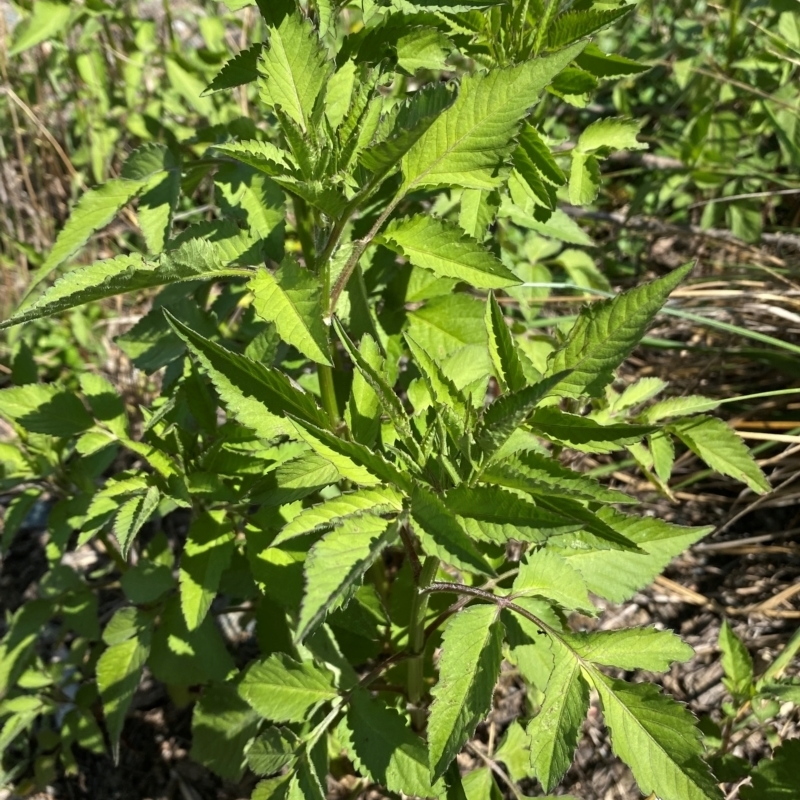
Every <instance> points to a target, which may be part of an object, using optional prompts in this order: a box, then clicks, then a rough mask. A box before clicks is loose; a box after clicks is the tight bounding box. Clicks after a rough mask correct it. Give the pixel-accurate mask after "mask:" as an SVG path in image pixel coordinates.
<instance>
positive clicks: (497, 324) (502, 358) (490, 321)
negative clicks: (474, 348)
mask: <svg viewBox="0 0 800 800" xmlns="http://www.w3.org/2000/svg"><path fill="white" fill-rule="evenodd" d="M486 332H487V333H488V335H489V355H490V356H491V357H492V364H493V366H494V373H495V377H496V378H497V380H498V382H499V383H500V387H501V389H503V391H509V390H510V391H512V392H518V391H520V390H522V389H524V388H525V386H526V385H527V383H528V381H527V378H526V377H525V370H524V369H523V367H522V359H521V357H520V353H519V350H518V348H517V345H516V342H515V341H514V339H513V338H512V336H511V331H510V330H509V329H508V325H506V320H505V316H504V315H503V310H502V309H501V308H500V305H499V304H498V302H497V300H496V299H495V296H494V293H492V294H490V295H489V300H488V302H487V303H486Z"/></svg>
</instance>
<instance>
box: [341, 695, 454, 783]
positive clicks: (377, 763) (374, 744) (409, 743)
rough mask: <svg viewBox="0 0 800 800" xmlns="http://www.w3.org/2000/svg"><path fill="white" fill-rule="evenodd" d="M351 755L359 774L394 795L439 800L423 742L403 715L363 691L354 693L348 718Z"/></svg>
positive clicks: (348, 738)
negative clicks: (435, 799) (367, 777)
mask: <svg viewBox="0 0 800 800" xmlns="http://www.w3.org/2000/svg"><path fill="white" fill-rule="evenodd" d="M347 751H348V755H349V756H350V758H351V759H352V760H353V763H354V764H355V766H356V768H357V769H358V770H359V772H362V773H363V774H365V775H367V776H369V777H370V778H371V779H372V780H373V781H375V782H376V783H378V784H380V785H381V786H385V787H386V788H387V789H388V790H389V791H390V792H397V793H402V794H404V795H406V796H412V797H438V796H440V795H441V791H442V789H443V787H442V786H437V787H436V789H434V788H433V787H432V786H431V776H430V771H429V769H428V754H427V752H426V750H425V745H424V744H423V742H422V740H421V739H420V738H419V737H418V736H417V735H416V734H414V733H413V732H412V731H411V729H410V728H409V727H408V726H407V725H406V723H405V722H404V720H403V719H402V717H401V716H400V714H398V713H397V711H395V710H394V709H392V708H387V707H386V706H384V705H383V704H382V703H380V702H379V701H377V700H373V699H372V698H371V697H370V696H369V694H368V693H367V692H365V691H363V690H357V691H355V692H353V695H352V698H351V700H350V706H349V709H348V714H347Z"/></svg>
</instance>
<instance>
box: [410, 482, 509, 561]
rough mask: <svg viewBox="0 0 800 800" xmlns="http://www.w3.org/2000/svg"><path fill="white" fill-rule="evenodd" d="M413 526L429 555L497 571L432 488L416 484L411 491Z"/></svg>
mask: <svg viewBox="0 0 800 800" xmlns="http://www.w3.org/2000/svg"><path fill="white" fill-rule="evenodd" d="M411 519H412V520H413V522H414V530H415V531H416V533H417V535H418V536H419V538H420V541H421V542H422V547H423V549H424V550H425V552H426V553H428V554H429V555H435V556H438V557H439V558H441V559H442V560H443V561H445V562H447V563H448V564H452V565H453V566H454V567H459V568H460V569H466V570H469V571H471V572H479V573H482V574H484V575H492V574H494V571H493V570H492V568H491V566H489V564H488V563H487V562H486V560H485V559H484V558H483V556H482V555H481V554H480V553H479V552H478V551H477V550H476V549H475V546H474V545H473V544H472V542H471V541H470V538H469V536H467V534H466V532H465V531H464V529H463V528H462V527H461V525H460V523H459V522H458V520H457V519H456V517H455V514H453V513H452V512H451V511H450V510H449V509H448V508H447V506H446V505H445V504H444V503H443V502H442V501H441V500H440V499H439V498H438V497H436V495H435V494H433V493H432V492H429V491H428V490H427V489H424V488H422V487H421V486H418V485H415V486H414V487H413V490H412V493H411Z"/></svg>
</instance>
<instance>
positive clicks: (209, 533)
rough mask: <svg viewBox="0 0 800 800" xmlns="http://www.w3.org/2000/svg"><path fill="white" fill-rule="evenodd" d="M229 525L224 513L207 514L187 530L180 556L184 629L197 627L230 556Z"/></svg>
mask: <svg viewBox="0 0 800 800" xmlns="http://www.w3.org/2000/svg"><path fill="white" fill-rule="evenodd" d="M233 540H234V533H233V526H232V525H231V523H230V522H228V521H227V520H226V519H225V512H224V511H208V512H206V513H204V514H202V515H201V516H199V517H198V518H197V519H196V520H194V522H193V523H192V525H191V527H190V528H189V534H188V538H187V540H186V545H185V546H184V549H183V555H182V556H181V568H180V575H179V580H180V587H181V610H182V611H183V617H184V619H185V620H186V627H187V628H188V629H189V630H190V631H193V630H195V629H196V628H197V627H199V625H200V623H201V622H202V621H203V620H204V619H205V616H206V614H207V613H208V611H209V609H210V608H211V603H212V601H213V600H214V598H215V597H216V594H217V589H218V588H219V581H220V578H221V577H222V573H223V572H224V571H225V570H226V569H227V568H228V565H229V564H230V560H231V556H232V555H233Z"/></svg>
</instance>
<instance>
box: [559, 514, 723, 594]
mask: <svg viewBox="0 0 800 800" xmlns="http://www.w3.org/2000/svg"><path fill="white" fill-rule="evenodd" d="M597 518H598V519H599V520H600V521H603V522H606V523H609V522H610V523H612V524H613V527H614V530H616V531H618V532H619V533H621V534H622V535H623V536H625V537H626V538H627V539H628V540H630V541H631V542H634V543H635V544H636V545H638V547H639V548H640V549H641V550H642V551H644V552H642V553H635V552H622V551H611V550H585V549H580V550H579V549H575V550H572V549H566V548H568V547H569V545H566V546H565V549H563V550H562V551H561V555H563V556H564V557H565V558H566V559H567V560H568V561H569V562H570V563H571V564H572V565H573V566H574V567H576V568H577V569H578V571H579V572H580V573H581V575H583V579H584V580H585V581H586V585H587V586H588V587H589V591H591V592H593V593H594V594H596V595H599V596H600V597H604V598H606V599H607V600H611V601H612V602H614V603H621V602H624V601H625V600H628V599H629V598H630V597H632V596H633V595H634V594H635V592H636V591H637V590H638V589H641V588H643V587H644V586H647V585H648V584H649V583H650V582H651V581H652V580H653V579H654V578H655V577H656V576H658V575H660V574H661V572H662V571H663V569H664V567H666V566H667V564H669V562H670V561H671V560H672V559H673V558H674V557H675V556H677V555H678V554H679V553H682V552H683V551H684V550H685V549H686V548H687V547H690V546H691V545H693V544H694V543H695V542H697V541H699V540H700V539H702V538H703V536H705V535H706V534H707V533H709V531H711V530H712V527H711V526H710V527H705V528H684V527H681V526H679V525H671V524H670V523H668V522H664V521H663V520H660V519H657V518H654V517H635V516H625V515H623V514H620V513H618V512H615V511H612V510H611V509H605V508H604V509H601V510H600V511H598V512H597Z"/></svg>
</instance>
